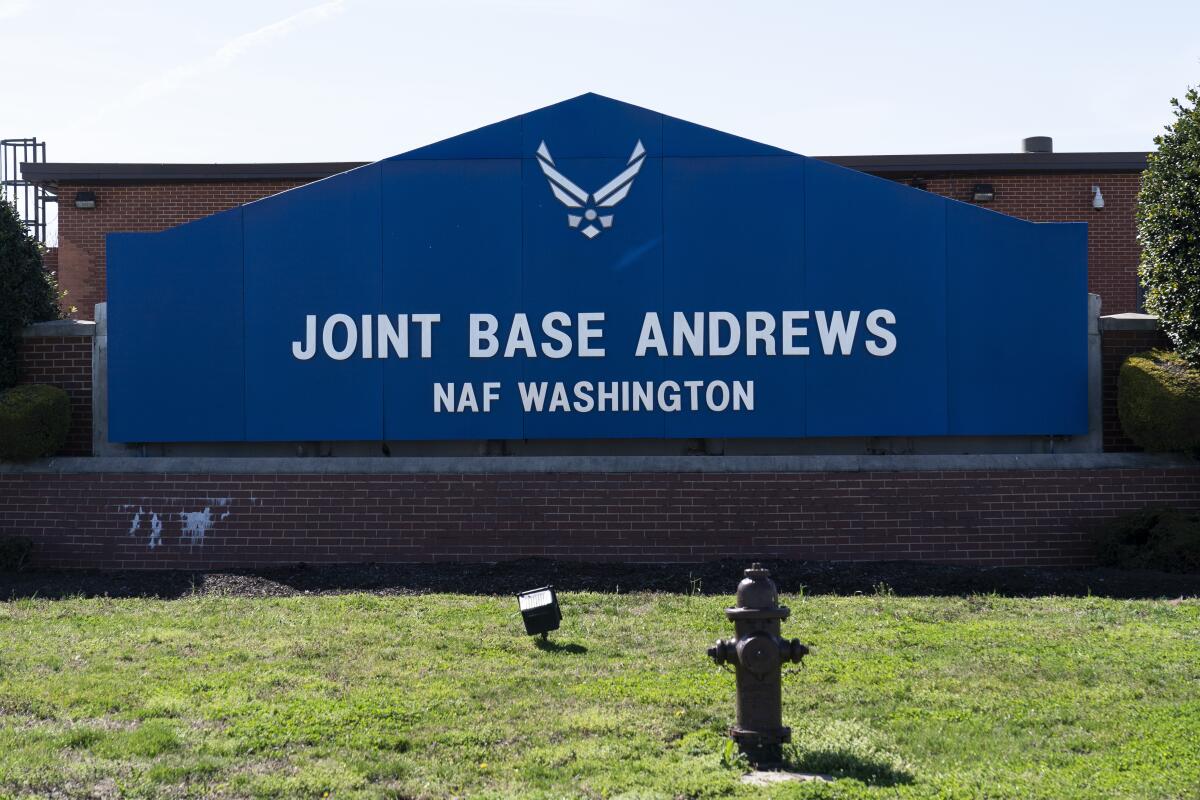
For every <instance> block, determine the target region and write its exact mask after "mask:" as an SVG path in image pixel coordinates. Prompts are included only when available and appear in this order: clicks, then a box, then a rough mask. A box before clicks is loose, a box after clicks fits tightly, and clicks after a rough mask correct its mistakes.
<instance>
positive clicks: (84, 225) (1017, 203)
mask: <svg viewBox="0 0 1200 800" xmlns="http://www.w3.org/2000/svg"><path fill="white" fill-rule="evenodd" d="M926 181H927V185H928V188H929V190H930V191H933V192H936V193H937V194H941V195H944V196H946V197H953V198H955V199H958V200H966V199H969V198H970V192H971V189H972V187H974V185H975V184H976V183H990V184H992V185H993V186H994V187H995V189H996V199H995V201H994V202H992V203H988V204H987V207H988V208H991V209H993V210H996V211H999V212H1001V213H1004V214H1011V215H1013V216H1017V217H1022V218H1025V219H1030V220H1034V221H1037V222H1079V221H1083V222H1087V223H1089V231H1088V261H1089V278H1088V291H1091V292H1096V293H1098V294H1099V295H1100V297H1101V302H1102V303H1103V313H1105V314H1116V313H1121V312H1124V311H1136V310H1137V278H1136V269H1137V262H1138V258H1139V252H1140V251H1139V248H1138V245H1137V240H1136V229H1135V224H1134V216H1133V211H1134V202H1135V198H1136V195H1137V190H1138V186H1139V182H1140V176H1139V175H1138V174H1136V173H1115V174H1108V173H1105V174H1031V175H967V176H955V177H930V178H927V179H926ZM305 183H307V181H306V180H303V179H297V180H290V181H226V182H203V183H201V182H190V183H158V184H98V185H91V184H61V185H60V186H59V196H60V197H62V198H64V201H63V202H62V203H61V206H62V207H61V208H60V209H59V219H58V236H59V253H58V257H57V258H58V268H59V282H60V284H61V285H62V287H63V288H65V289H66V290H67V292H68V294H67V297H66V300H65V303H66V305H68V306H70V305H74V306H76V308H77V311H76V312H75V313H74V314H73V315H72V316H74V317H75V318H77V319H91V317H92V308H93V306H94V305H95V304H96V303H98V302H101V301H102V300H104V298H105V271H104V270H105V261H104V234H106V233H109V232H113V231H159V230H163V229H164V228H168V227H171V226H172V225H178V224H180V223H183V222H188V221H190V220H193V219H198V218H199V217H202V216H205V215H207V214H212V213H215V212H217V211H223V210H225V209H228V208H232V207H234V206H236V205H240V204H242V203H248V202H250V201H252V200H257V199H259V198H260V197H265V196H266V195H270V194H275V193H277V192H281V191H284V190H286V189H291V188H294V187H296V186H302V185H304V184H305ZM1093 185H1099V186H1100V188H1101V192H1102V193H1103V194H1104V201H1105V208H1104V209H1103V210H1102V211H1096V210H1095V209H1093V208H1092V186H1093ZM81 190H91V191H94V192H96V195H97V204H96V208H95V209H90V210H86V209H77V208H75V207H74V205H72V204H71V203H69V202H67V200H69V199H70V198H72V197H74V195H75V192H77V191H81Z"/></svg>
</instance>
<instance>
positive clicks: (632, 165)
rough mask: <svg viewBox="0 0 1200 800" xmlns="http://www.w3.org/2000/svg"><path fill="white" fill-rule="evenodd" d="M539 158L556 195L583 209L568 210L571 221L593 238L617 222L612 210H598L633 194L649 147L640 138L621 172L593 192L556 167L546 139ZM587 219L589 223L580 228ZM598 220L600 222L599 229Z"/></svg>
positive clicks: (574, 206) (608, 207)
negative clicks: (635, 179) (632, 189)
mask: <svg viewBox="0 0 1200 800" xmlns="http://www.w3.org/2000/svg"><path fill="white" fill-rule="evenodd" d="M537 158H538V164H539V165H541V167H542V172H543V173H545V175H546V180H547V181H549V183H550V191H552V192H554V196H555V197H557V198H558V199H559V202H561V203H562V204H563V205H564V206H566V207H567V208H570V209H577V210H580V213H571V212H570V211H568V212H567V224H568V225H570V226H571V227H572V228H577V229H578V230H579V232H580V233H582V234H583V235H584V236H586V237H587V238H589V239H593V238H595V237H596V236H597V235H598V234H599V233H600V232H601V231H602V230H605V229H607V228H611V227H612V224H613V215H612V214H611V213H609V214H605V213H602V211H600V210H597V209H610V208H612V207H613V206H615V205H616V204H617V203H619V202H621V201H622V200H624V199H625V195H627V194H629V190H630V189H631V188H632V187H633V179H634V178H635V177H637V174H638V171H639V170H640V169H641V168H642V162H643V161H645V160H646V148H644V147H642V141H641V140H640V139H639V140H638V143H637V144H636V145H634V146H633V155H631V156H630V157H629V161H628V162H626V164H625V169H623V170H621V174H620V175H618V176H617V177H615V178H613V179H612V180H611V181H609V182H608V183H606V184H604V186H602V187H601V188H599V189H597V190H596V191H595V192H593V193H592V194H590V195H589V194H588V193H587V192H585V191H584V190H583V189H580V188H579V187H578V186H576V185H575V184H574V183H572V182H571V180H570V179H569V178H567V176H565V175H563V174H562V173H561V172H559V171H558V170H557V169H555V168H554V159H553V158H551V157H550V150H549V149H548V148H547V147H546V143H545V142H542V143H541V144H540V145H538V149H537ZM584 222H586V223H587V224H586V225H584V226H583V227H582V228H580V227H579V226H580V225H582V224H583V223H584ZM597 222H599V223H600V227H598V228H597V227H596V223H597Z"/></svg>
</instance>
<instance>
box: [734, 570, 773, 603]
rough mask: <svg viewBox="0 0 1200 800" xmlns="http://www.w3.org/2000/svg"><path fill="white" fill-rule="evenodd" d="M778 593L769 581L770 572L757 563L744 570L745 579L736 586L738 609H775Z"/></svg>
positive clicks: (771, 581)
mask: <svg viewBox="0 0 1200 800" xmlns="http://www.w3.org/2000/svg"><path fill="white" fill-rule="evenodd" d="M778 606H779V592H778V591H777V590H776V588H775V582H774V581H773V580H771V571H770V570H768V569H765V568H764V567H763V565H762V564H759V563H758V562H757V561H756V562H754V563H753V564H751V565H750V568H749V569H748V570H746V577H745V578H743V579H742V582H741V583H739V584H738V588H737V607H738V608H777V607H778Z"/></svg>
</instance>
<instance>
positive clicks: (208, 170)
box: [21, 161, 370, 185]
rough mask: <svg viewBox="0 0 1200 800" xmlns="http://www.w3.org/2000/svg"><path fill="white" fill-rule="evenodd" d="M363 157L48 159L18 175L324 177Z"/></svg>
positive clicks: (52, 179)
mask: <svg viewBox="0 0 1200 800" xmlns="http://www.w3.org/2000/svg"><path fill="white" fill-rule="evenodd" d="M367 163H370V162H366V161H321V162H311V163H294V164H114V163H67V162H49V163H40V164H22V165H21V175H22V177H24V178H25V180H27V181H32V182H33V183H37V184H41V185H50V184H56V183H115V182H131V183H156V182H171V183H174V182H176V181H259V180H288V179H309V180H316V179H318V178H327V177H329V176H330V175H336V174H337V173H339V172H345V171H346V170H350V169H354V168H355V167H361V166H363V165H364V164H367Z"/></svg>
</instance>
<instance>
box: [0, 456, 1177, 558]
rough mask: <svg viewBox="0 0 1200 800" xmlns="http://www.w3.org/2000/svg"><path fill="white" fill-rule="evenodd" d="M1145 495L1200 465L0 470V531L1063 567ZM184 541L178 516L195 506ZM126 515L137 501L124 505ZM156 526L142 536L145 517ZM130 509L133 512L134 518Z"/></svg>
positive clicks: (233, 550)
mask: <svg viewBox="0 0 1200 800" xmlns="http://www.w3.org/2000/svg"><path fill="white" fill-rule="evenodd" d="M1149 503H1157V504H1171V505H1174V506H1177V507H1181V508H1188V509H1195V508H1200V466H1197V467H1190V468H1174V469H1097V470H1020V471H996V472H983V471H961V472H959V471H954V472H868V473H853V472H797V473H792V472H788V473H707V474H700V473H594V474H593V473H551V474H532V473H531V474H516V475H514V474H403V475H402V474H391V475H238V474H233V475H182V474H166V475H164V474H146V475H141V474H66V475H59V474H32V473H31V474H22V473H0V534H4V533H10V534H14V533H15V534H26V535H29V536H31V537H33V539H34V542H35V550H34V555H35V563H36V564H38V565H40V566H45V567H51V566H53V567H101V568H167V567H171V568H189V569H192V568H196V569H199V568H224V567H247V566H255V565H258V566H264V565H279V564H293V563H296V562H309V563H336V562H421V561H439V560H446V561H449V560H458V561H497V560H504V559H512V558H518V557H527V556H547V557H553V558H561V559H577V560H583V561H606V560H613V561H642V562H656V561H657V562H680V561H684V562H686V561H704V560H709V559H715V558H721V557H733V556H736V557H739V558H752V557H754V556H764V557H767V556H774V557H782V558H804V559H838V560H872V559H911V560H924V561H942V562H961V563H976V564H995V565H1000V564H1018V565H1021V564H1029V565H1071V564H1087V563H1089V562H1091V560H1092V550H1091V544H1090V541H1091V539H1090V537H1091V536H1092V534H1093V532H1094V531H1095V529H1096V528H1097V526H1098V525H1099V524H1100V523H1101V522H1103V521H1104V520H1107V519H1109V518H1111V517H1113V516H1114V515H1117V514H1119V513H1121V512H1124V511H1129V510H1132V509H1137V508H1140V507H1142V506H1144V505H1146V504H1149ZM206 509H207V513H208V517H209V518H210V519H211V521H212V522H211V526H210V527H209V528H207V530H206V531H205V534H204V536H203V537H202V538H201V537H198V536H188V535H187V534H186V532H185V523H186V520H185V517H184V515H185V514H196V515H203V514H204V513H205V510H206ZM139 512H140V513H139ZM152 515H157V518H158V521H159V523H160V524H161V535H160V537H159V539H158V541H157V543H156V546H153V547H152V546H151V542H152V533H153V517H152ZM135 520H136V521H137V522H136V525H135V523H134V521H135Z"/></svg>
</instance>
